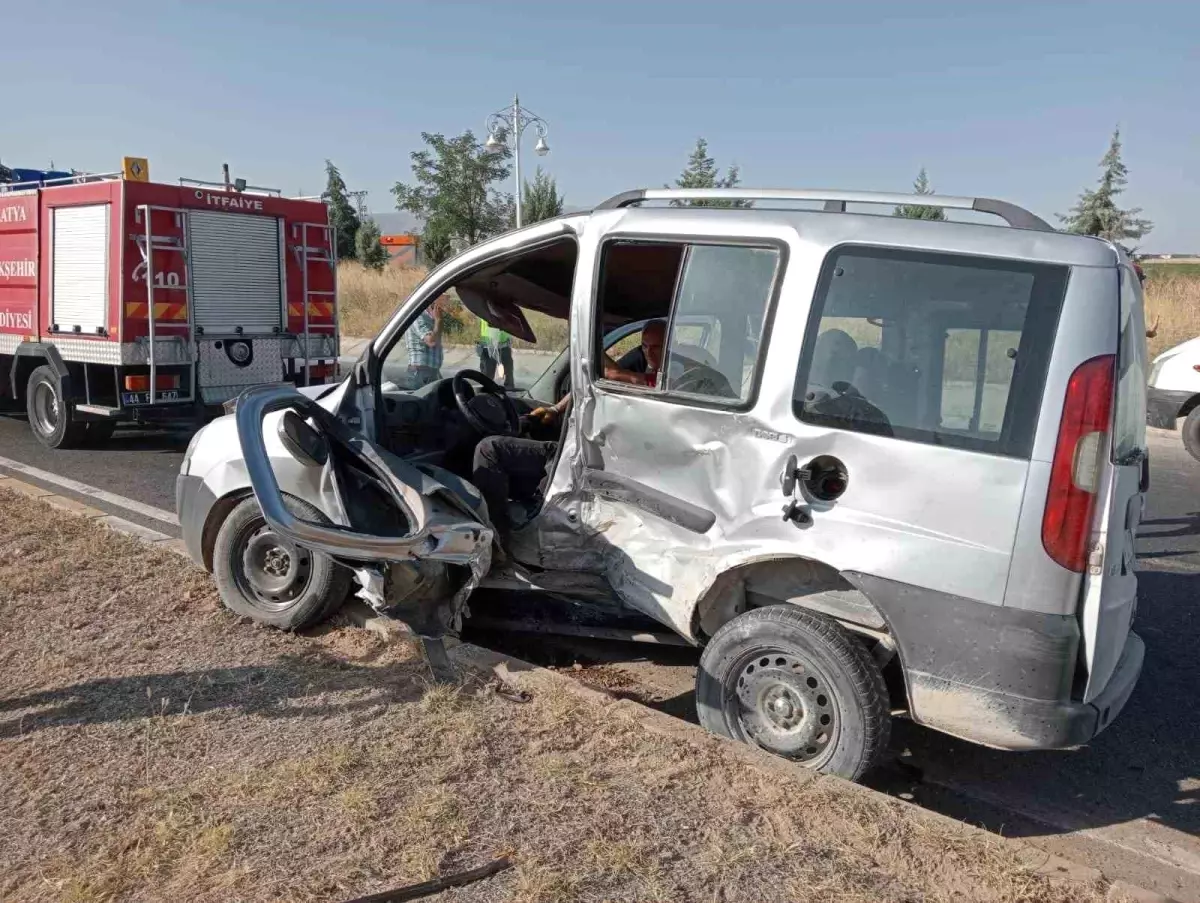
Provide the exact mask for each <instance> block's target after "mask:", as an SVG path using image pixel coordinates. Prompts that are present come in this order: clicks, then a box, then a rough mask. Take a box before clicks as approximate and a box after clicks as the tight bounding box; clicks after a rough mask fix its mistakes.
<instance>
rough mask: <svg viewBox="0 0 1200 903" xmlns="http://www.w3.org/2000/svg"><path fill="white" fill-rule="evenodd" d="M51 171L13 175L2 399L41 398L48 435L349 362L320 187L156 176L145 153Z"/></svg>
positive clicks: (5, 221) (196, 409)
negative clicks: (104, 167) (103, 170)
mask: <svg viewBox="0 0 1200 903" xmlns="http://www.w3.org/2000/svg"><path fill="white" fill-rule="evenodd" d="M10 172H14V173H18V174H28V171H22V170H10ZM49 175H50V177H47V178H42V177H39V178H34V179H27V180H25V181H15V182H8V183H5V184H0V409H3V408H7V409H8V410H16V411H21V410H24V411H26V412H27V413H28V415H29V425H30V428H31V429H32V430H33V433H34V435H35V436H36V437H37V438H38V439H39V440H40V441H41V442H42V443H43V444H44V445H47V446H49V447H51V448H66V447H72V446H79V445H84V444H94V443H98V442H103V441H106V440H107V439H108V438H109V437H110V436H111V435H112V432H113V429H114V428H115V426H116V425H117V424H118V423H122V422H134V423H145V424H163V425H167V424H172V423H175V424H179V423H180V422H188V423H195V422H199V421H202V420H203V419H204V418H205V416H206V415H208V414H212V413H214V412H219V411H220V409H221V406H222V405H223V404H224V403H225V402H227V401H228V400H230V399H232V398H235V397H236V396H237V395H238V394H239V393H241V392H242V390H244V389H245V388H246V387H248V386H252V385H258V384H261V383H280V382H290V383H293V384H296V385H300V386H306V385H317V384H322V383H325V382H327V381H330V380H332V379H333V378H334V377H335V375H336V370H337V356H338V326H337V260H336V244H335V242H334V240H333V234H332V230H331V228H330V226H329V218H328V213H327V209H326V207H325V204H324V203H322V202H321V201H320V200H302V199H293V198H284V197H282V196H281V195H280V193H279V192H277V191H274V190H271V189H259V188H254V187H253V186H247V185H245V183H244V182H243V181H242V180H238V181H237V182H236V183H229V184H226V183H215V182H202V181H198V180H188V179H181V180H180V181H179V183H178V184H163V183H155V182H151V181H149V180H148V165H147V163H146V161H145V160H143V159H138V158H126V160H125V161H124V167H123V170H122V171H121V172H118V173H107V174H95V175H80V174H70V175H65V176H64V175H62V174H49Z"/></svg>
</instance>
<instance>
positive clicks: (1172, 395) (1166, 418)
mask: <svg viewBox="0 0 1200 903" xmlns="http://www.w3.org/2000/svg"><path fill="white" fill-rule="evenodd" d="M1192 395H1193V393H1191V392H1171V391H1167V390H1166V389H1156V388H1154V387H1153V386H1151V387H1150V388H1148V389H1147V390H1146V425H1147V426H1153V427H1157V428H1158V429H1160V430H1173V429H1175V420H1176V418H1178V417H1179V412H1180V411H1182V410H1183V407H1184V405H1186V404H1187V403H1188V402H1189V401H1191V400H1192Z"/></svg>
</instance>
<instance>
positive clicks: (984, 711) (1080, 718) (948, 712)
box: [908, 632, 1146, 750]
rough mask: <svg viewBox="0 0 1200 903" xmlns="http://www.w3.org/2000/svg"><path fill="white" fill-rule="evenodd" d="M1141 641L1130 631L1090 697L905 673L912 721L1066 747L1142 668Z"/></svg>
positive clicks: (1111, 711) (1103, 719) (1013, 742)
mask: <svg viewBox="0 0 1200 903" xmlns="http://www.w3.org/2000/svg"><path fill="white" fill-rule="evenodd" d="M1145 649H1146V647H1145V644H1143V642H1142V639H1141V637H1139V636H1138V635H1137V634H1135V633H1133V632H1130V634H1129V637H1128V638H1127V639H1126V641H1125V648H1124V650H1123V651H1122V652H1121V658H1120V660H1119V661H1118V663H1117V667H1116V670H1115V671H1114V672H1113V675H1112V677H1111V678H1109V681H1108V685H1107V686H1106V687H1105V688H1104V692H1102V693H1101V694H1100V695H1099V696H1097V697H1096V698H1095V699H1094V700H1093V701H1092V702H1090V703H1084V702H1073V701H1052V700H1044V699H1029V698H1026V697H1022V696H1015V695H1012V694H1008V693H999V692H995V691H989V690H985V689H981V688H979V687H973V686H969V685H967V684H962V683H958V682H955V681H949V680H945V679H942V678H937V677H934V676H932V675H929V674H920V673H915V672H911V671H910V672H908V677H909V694H910V697H911V699H910V702H911V705H912V710H913V717H914V720H916V721H918V722H920V723H922V724H926V725H927V726H929V727H932V728H935V729H937V730H940V731H943V732H945V733H947V734H952V735H954V736H956V737H961V738H962V739H964V740H970V741H971V742H973V743H980V744H982V745H984V746H990V747H993V748H994V749H1010V750H1031V749H1070V748H1071V747H1075V746H1081V745H1083V744H1084V743H1087V742H1088V741H1089V740H1091V739H1092V738H1093V737H1095V736H1096V735H1097V734H1099V733H1100V732H1101V731H1102V730H1104V729H1105V728H1106V727H1108V726H1109V725H1110V724H1112V722H1113V721H1114V720H1115V719H1116V717H1117V716H1118V715H1119V714H1120V713H1121V710H1122V709H1123V708H1124V707H1125V703H1127V702H1128V701H1129V697H1130V695H1131V694H1132V693H1133V688H1134V687H1135V686H1136V685H1137V680H1138V677H1139V675H1140V674H1141V673H1142V661H1143V659H1144V657H1145Z"/></svg>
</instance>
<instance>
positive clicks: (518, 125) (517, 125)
mask: <svg viewBox="0 0 1200 903" xmlns="http://www.w3.org/2000/svg"><path fill="white" fill-rule="evenodd" d="M530 126H533V130H534V131H535V132H537V136H538V140H537V144H535V145H534V146H533V152H534V153H535V154H537V155H538V156H539V157H544V156H546V154H548V153H550V145H549V144H547V143H546V121H545V120H544V119H542V117H541V116H537V115H534V114H533V113H531V112H529V110H527V109H525V108H524V107H523V106H521V100H520V98H518V97H517V96H516V95H515V94H514V95H513V102H512V106H511V107H507V108H505V109H503V110H497V111H496V112H495V113H493V114H492V115H491V116H489V117H488V119H487V130H488V137H487V141H485V142H484V144H483V146H484V147H486V148H487V149H488V150H490V151H498V150H501V149H503V148H504V147H505V145H506V144H507V143H508V141H509V136H510V135H511V136H512V144H511V147H512V152H513V174H514V175H515V177H516V180H517V228H520V227H521V188H522V186H521V136H522V135H523V134H524V133H525V129H527V128H529V127H530Z"/></svg>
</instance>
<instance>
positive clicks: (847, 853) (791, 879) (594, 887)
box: [0, 489, 1104, 903]
mask: <svg viewBox="0 0 1200 903" xmlns="http://www.w3.org/2000/svg"><path fill="white" fill-rule="evenodd" d="M0 587H3V590H2V591H0V673H3V675H4V678H3V681H2V682H0V774H3V775H4V776H5V780H4V781H3V782H0V837H4V838H5V842H4V843H3V844H0V899H4V900H19V901H31V903H34V901H69V903H100V901H110V900H117V899H120V900H135V901H136V900H165V899H187V900H196V901H209V900H211V901H225V900H234V899H236V900H245V901H258V900H263V901H266V900H284V899H286V900H298V901H310V900H311V901H316V900H322V901H337V900H345V899H349V898H352V897H355V896H358V895H361V894H366V893H370V892H375V891H379V890H383V889H386V888H388V887H395V886H398V885H402V884H406V883H410V882H415V881H420V880H423V879H426V878H428V877H430V876H432V875H435V874H438V873H446V872H455V871H459V870H461V869H465V868H470V867H473V866H477V865H479V864H481V863H483V862H485V861H487V860H488V859H490V858H492V857H494V856H497V855H500V854H509V855H512V856H513V857H514V859H515V860H516V862H517V863H518V864H517V868H515V869H514V870H513V871H511V872H508V873H505V874H503V875H500V876H498V877H495V878H492V879H489V880H488V881H485V882H482V883H480V884H476V885H472V886H470V887H467V888H463V889H460V890H456V891H451V892H448V893H446V894H444V895H442V896H441V897H439V898H438V899H441V900H447V901H479V903H485V901H499V900H512V901H528V903H557V901H568V900H581V901H592V900H595V901H600V900H629V901H635V900H637V901H643V900H662V901H673V903H677V901H691V900H695V901H711V900H753V901H764V903H765V901H795V900H813V901H817V900H820V901H856V903H866V901H872V903H875V901H884V903H887V901H894V903H900V901H947V903H949V901H952V900H953V901H960V900H978V901H985V900H986V901H996V903H1004V901H1012V903H1017V901H1030V903H1032V901H1049V903H1068V901H1071V903H1084V901H1100V900H1102V899H1104V896H1103V893H1102V889H1101V888H1099V887H1093V886H1086V887H1085V886H1080V885H1075V884H1063V883H1051V882H1050V881H1048V880H1047V879H1045V878H1043V877H1041V876H1038V875H1036V874H1032V873H1031V872H1030V871H1029V870H1028V868H1027V866H1026V865H1025V864H1023V863H1022V861H1020V859H1019V858H1018V856H1017V855H1016V853H1015V852H1014V848H1013V847H1011V846H1009V845H1008V844H1006V843H1004V842H1002V841H999V840H997V839H995V838H991V837H989V836H987V835H983V834H981V833H979V832H975V831H971V830H969V829H966V828H964V827H961V826H958V825H955V824H952V823H948V822H945V821H942V820H937V819H929V818H926V817H922V814H921V813H920V812H919V811H918V810H915V809H912V808H910V807H907V806H905V805H904V804H902V803H899V802H895V801H891V800H886V799H882V798H876V797H873V796H870V795H867V794H864V793H862V792H860V791H858V790H856V789H854V788H851V787H849V786H848V785H845V784H842V783H841V782H839V781H836V780H832V779H821V780H812V781H804V780H799V779H792V778H791V777H790V775H789V774H785V773H782V772H781V771H780V770H778V769H769V770H768V769H763V770H759V769H756V768H750V767H747V766H746V765H745V764H744V762H742V761H741V760H740V759H739V758H738V757H736V756H734V755H732V754H731V753H730V749H731V747H729V746H728V745H727V744H724V743H719V742H716V741H707V742H704V743H703V744H696V743H687V742H683V741H680V740H679V739H673V738H671V737H662V736H658V735H654V734H648V733H646V732H644V731H643V730H641V729H639V728H638V727H637V726H636V725H635V724H634V723H633V722H632V720H631V719H630V718H628V717H627V716H626V715H624V714H623V713H624V712H625V710H624V709H623V708H622V706H621V704H617V703H611V704H609V705H594V704H588V703H585V702H583V701H581V700H580V698H579V697H578V696H576V695H574V694H571V693H568V692H563V691H561V690H558V691H555V690H553V689H547V690H545V691H543V692H539V693H535V695H534V698H533V700H532V701H531V702H530V703H527V704H524V705H521V704H515V703H513V702H510V701H507V700H506V699H504V698H502V697H498V696H496V695H495V694H493V693H489V692H488V691H487V688H486V687H485V686H481V685H479V684H476V683H468V684H465V685H463V686H458V687H448V686H434V685H430V684H429V683H428V681H427V678H426V673H425V670H424V668H423V666H422V665H421V664H420V663H419V661H418V660H417V658H416V657H415V655H414V654H413V653H412V650H410V649H408V648H406V647H404V646H403V645H394V644H393V645H383V644H382V641H380V640H379V639H378V638H377V637H375V636H374V635H372V634H368V633H366V632H365V631H362V630H357V629H353V628H348V627H337V626H334V627H331V628H328V629H325V630H323V631H321V632H320V633H319V634H318V635H314V636H303V637H301V636H289V635H284V634H280V633H277V632H273V631H268V630H264V629H257V628H255V627H254V626H252V625H250V624H248V623H244V622H239V621H238V620H237V619H235V618H233V617H232V616H230V615H228V614H227V613H225V612H224V611H223V610H221V609H220V608H219V606H218V603H217V599H216V597H215V593H214V590H213V588H212V585H211V582H210V581H209V579H208V578H207V576H206V575H204V574H203V573H201V572H199V571H197V570H195V569H192V568H189V567H185V566H182V565H181V563H180V559H178V558H176V557H174V556H173V555H171V554H170V553H167V552H159V551H156V550H148V549H147V548H146V547H145V546H142V545H138V544H136V543H135V542H133V541H132V540H129V539H127V538H125V537H121V536H117V535H115V534H112V533H110V532H108V531H106V530H104V529H103V528H101V527H98V526H96V525H94V524H91V523H88V522H86V521H84V520H81V519H79V518H75V517H71V516H68V515H64V514H60V513H59V512H56V511H53V510H51V509H49V508H48V507H46V506H43V505H41V504H40V503H36V502H32V501H30V500H28V499H25V498H23V497H18V496H15V495H12V494H11V493H8V492H6V491H4V490H2V489H0Z"/></svg>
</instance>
